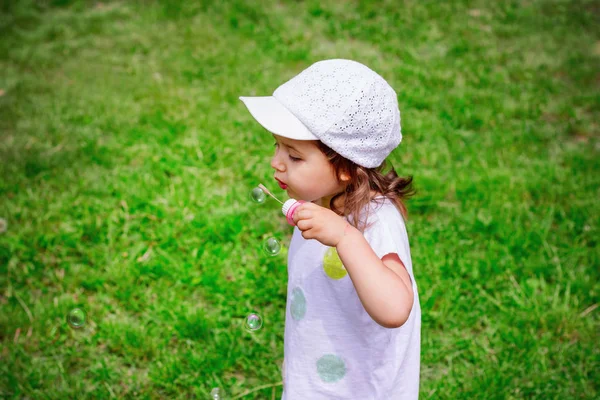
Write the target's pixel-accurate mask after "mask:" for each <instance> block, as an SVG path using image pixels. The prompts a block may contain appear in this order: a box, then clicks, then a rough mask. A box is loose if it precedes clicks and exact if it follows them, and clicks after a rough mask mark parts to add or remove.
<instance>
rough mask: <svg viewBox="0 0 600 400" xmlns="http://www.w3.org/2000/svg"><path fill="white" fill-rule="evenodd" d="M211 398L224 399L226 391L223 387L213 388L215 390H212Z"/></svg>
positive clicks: (215, 399) (213, 399)
mask: <svg viewBox="0 0 600 400" xmlns="http://www.w3.org/2000/svg"><path fill="white" fill-rule="evenodd" d="M210 398H211V399H212V400H223V399H225V391H224V390H223V389H221V388H218V387H217V388H213V390H211V391H210Z"/></svg>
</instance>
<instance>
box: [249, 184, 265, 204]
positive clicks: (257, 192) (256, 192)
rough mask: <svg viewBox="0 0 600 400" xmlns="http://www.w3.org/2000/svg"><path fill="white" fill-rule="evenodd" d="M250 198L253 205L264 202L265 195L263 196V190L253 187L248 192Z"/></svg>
mask: <svg viewBox="0 0 600 400" xmlns="http://www.w3.org/2000/svg"><path fill="white" fill-rule="evenodd" d="M250 198H251V199H252V201H254V202H255V203H264V202H265V200H266V199H267V195H266V194H265V192H263V190H262V189H261V188H259V187H255V188H254V189H252V191H251V192H250Z"/></svg>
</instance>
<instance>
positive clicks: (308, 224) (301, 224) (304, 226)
mask: <svg viewBox="0 0 600 400" xmlns="http://www.w3.org/2000/svg"><path fill="white" fill-rule="evenodd" d="M296 226H297V227H298V229H300V230H301V231H303V232H304V231H307V230H309V229H311V228H312V227H313V223H312V221H311V220H306V219H302V220H300V221H298V222H297V223H296Z"/></svg>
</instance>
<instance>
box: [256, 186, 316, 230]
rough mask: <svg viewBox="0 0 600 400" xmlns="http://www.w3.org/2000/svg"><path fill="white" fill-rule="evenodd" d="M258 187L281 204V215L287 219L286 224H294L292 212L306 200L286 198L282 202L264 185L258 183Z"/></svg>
mask: <svg viewBox="0 0 600 400" xmlns="http://www.w3.org/2000/svg"><path fill="white" fill-rule="evenodd" d="M258 187H259V188H260V190H262V191H263V192H265V193H266V194H268V195H269V196H271V197H272V198H274V199H275V200H277V201H278V202H279V204H281V212H282V213H283V215H285V219H286V220H287V222H288V224H290V225H292V226H296V224H295V223H294V213H295V212H296V209H297V208H298V207H300V206H301V205H302V204H304V203H306V202H305V201H304V200H296V199H287V200H286V201H285V203H282V202H281V200H279V199H278V198H277V197H275V196H274V195H273V194H272V193H271V192H269V189H267V188H266V187H265V185H263V184H262V183H259V184H258Z"/></svg>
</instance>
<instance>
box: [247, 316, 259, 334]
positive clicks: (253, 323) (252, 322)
mask: <svg viewBox="0 0 600 400" xmlns="http://www.w3.org/2000/svg"><path fill="white" fill-rule="evenodd" d="M261 326H262V318H261V317H260V315H258V314H250V315H248V316H247V317H246V322H245V323H244V327H245V328H246V330H248V331H257V330H259V329H260V328H261Z"/></svg>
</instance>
